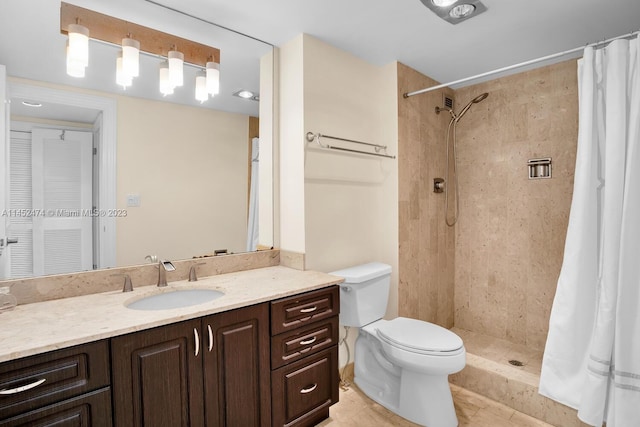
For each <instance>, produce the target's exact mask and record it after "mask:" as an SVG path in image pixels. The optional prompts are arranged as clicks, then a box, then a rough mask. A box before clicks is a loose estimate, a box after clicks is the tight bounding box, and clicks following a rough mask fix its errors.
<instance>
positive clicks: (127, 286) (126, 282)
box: [111, 273, 133, 292]
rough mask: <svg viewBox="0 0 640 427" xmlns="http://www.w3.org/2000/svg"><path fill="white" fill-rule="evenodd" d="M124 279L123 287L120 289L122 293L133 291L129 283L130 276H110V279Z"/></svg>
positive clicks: (119, 274) (121, 274)
mask: <svg viewBox="0 0 640 427" xmlns="http://www.w3.org/2000/svg"><path fill="white" fill-rule="evenodd" d="M115 276H117V277H124V286H123V287H122V292H131V291H133V283H131V276H129V275H128V274H125V273H116V274H112V275H111V277H115Z"/></svg>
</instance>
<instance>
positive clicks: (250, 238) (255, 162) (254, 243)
mask: <svg viewBox="0 0 640 427" xmlns="http://www.w3.org/2000/svg"><path fill="white" fill-rule="evenodd" d="M259 157H260V139H259V138H253V139H252V140H251V185H250V190H249V218H248V220H247V252H253V251H255V250H257V249H258V222H259V221H258V176H259V175H258V171H259V170H258V168H259V167H260V161H259Z"/></svg>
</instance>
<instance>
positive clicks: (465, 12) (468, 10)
mask: <svg viewBox="0 0 640 427" xmlns="http://www.w3.org/2000/svg"><path fill="white" fill-rule="evenodd" d="M475 10H476V7H475V6H474V5H472V4H469V3H465V4H461V5H458V6H455V7H454V8H452V9H451V10H450V11H449V16H451V17H452V18H456V19H460V18H465V17H467V16H469V15H471V14H472V13H473V12H474V11H475Z"/></svg>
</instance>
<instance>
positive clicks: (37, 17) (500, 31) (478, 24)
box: [0, 0, 640, 112]
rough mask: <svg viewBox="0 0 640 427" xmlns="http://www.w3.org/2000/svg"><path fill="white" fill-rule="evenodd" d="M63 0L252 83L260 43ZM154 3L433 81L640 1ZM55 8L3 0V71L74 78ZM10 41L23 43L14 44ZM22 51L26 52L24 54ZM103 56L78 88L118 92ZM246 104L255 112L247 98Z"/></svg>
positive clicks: (492, 64)
mask: <svg viewBox="0 0 640 427" xmlns="http://www.w3.org/2000/svg"><path fill="white" fill-rule="evenodd" d="M67 1H68V2H69V3H73V4H76V5H78V6H81V7H85V8H89V9H93V10H96V11H98V12H101V13H106V14H109V15H113V16H116V17H119V18H121V19H126V20H129V21H132V22H136V23H138V24H141V25H145V26H149V27H155V28H158V29H159V30H161V31H164V32H168V33H172V34H175V35H178V36H180V37H185V38H190V39H194V40H196V41H198V42H201V43H205V44H210V45H213V46H216V47H219V48H220V49H221V51H222V61H221V62H222V67H221V68H222V69H221V73H222V79H223V87H225V89H226V90H227V92H228V94H230V93H231V92H233V91H236V90H238V89H240V88H242V87H244V88H247V87H246V85H250V86H251V87H248V88H249V89H256V86H257V75H256V70H257V66H256V58H258V57H259V56H260V55H262V54H264V53H265V52H267V51H268V49H269V48H270V47H269V46H268V45H265V44H263V43H260V42H257V41H255V40H251V39H249V38H246V37H240V36H238V35H234V34H233V33H231V32H228V31H220V30H219V29H217V28H216V27H214V26H211V25H209V24H207V23H204V22H202V21H199V20H196V19H194V18H191V17H187V16H184V15H180V14H178V13H176V12H172V11H170V10H167V9H165V8H162V7H159V6H158V5H156V4H153V3H152V2H150V1H148V0H108V1H107V0H67ZM154 1H156V2H157V3H160V4H162V5H165V6H168V7H170V8H174V9H177V10H180V11H182V12H185V13H187V14H191V15H193V16H197V17H199V18H201V19H203V20H206V21H210V22H215V23H217V24H219V25H222V26H226V27H228V28H231V29H234V30H236V31H239V32H241V33H244V34H248V35H251V36H253V37H255V38H257V39H260V40H263V41H266V42H268V43H271V44H273V45H276V46H280V45H282V44H284V43H286V42H287V41H289V40H291V39H293V38H294V37H295V36H297V35H298V34H300V33H307V34H310V35H312V36H314V37H317V38H319V39H320V40H323V41H324V42H326V43H328V44H331V45H334V46H336V47H338V48H341V49H343V50H345V51H347V52H350V53H352V54H353V55H355V56H358V57H360V58H362V59H364V60H366V61H368V62H370V63H372V64H378V65H383V64H387V63H389V62H391V61H395V60H397V61H400V62H402V63H404V64H406V65H408V66H410V67H412V68H414V69H416V70H418V71H420V72H422V73H424V74H426V75H428V76H430V77H432V78H434V79H436V80H438V81H440V82H449V81H453V80H457V79H460V78H464V77H468V76H471V75H475V74H479V73H483V72H486V71H489V70H492V69H496V68H501V67H505V66H508V65H511V64H514V63H519V62H523V61H526V60H529V59H533V58H537V57H541V56H546V55H549V54H553V53H556V52H560V51H564V50H568V49H571V48H575V47H579V46H583V45H585V44H588V43H592V42H596V41H599V40H604V39H608V38H611V37H615V36H619V35H622V34H626V33H630V32H632V31H637V30H638V29H640V0H607V1H605V0H559V1H558V0H556V1H552V0H531V1H528V2H525V1H523V0H483V3H484V4H485V5H486V6H487V8H488V10H487V11H486V12H484V13H483V14H481V15H479V16H477V17H475V18H472V19H469V20H467V21H465V22H463V23H460V24H458V25H451V24H449V23H447V22H445V21H443V20H441V19H439V18H438V17H437V16H436V15H435V14H434V13H432V12H431V11H430V10H429V9H427V8H426V7H425V6H424V5H423V4H422V3H421V1H420V0H268V1H265V0H154ZM58 9H59V1H52V0H28V1H27V0H2V4H1V5H0V63H4V64H7V66H8V73H9V74H10V75H24V76H26V77H29V78H34V79H38V78H41V77H42V76H45V78H43V79H44V80H49V81H55V82H60V83H63V84H77V83H78V82H77V80H76V81H73V80H74V79H72V78H70V77H68V76H66V75H65V74H64V58H63V53H62V52H64V43H65V37H64V36H62V35H60V33H59V21H58V16H59V15H58ZM16 35H19V36H16ZM18 43H27V44H28V45H29V46H28V48H23V47H20V48H16V45H17V44H18ZM93 46H94V45H93V44H92V49H94V47H93ZM31 49H33V50H34V51H33V52H34V53H30V54H25V52H32V50H31ZM95 49H98V50H100V49H103V50H109V49H111V50H113V52H111V56H114V55H115V52H116V51H115V49H114V48H111V47H107V46H101V47H100V46H98V47H95ZM229 52H234V53H233V54H232V53H229ZM237 52H243V53H242V54H238V53H237ZM16 58H19V61H18V60H16ZM151 59H154V58H149V59H148V61H150V62H152V63H151V64H149V65H147V66H144V64H143V66H144V67H147V68H148V69H149V72H150V73H153V74H155V73H156V69H155V67H157V65H156V64H155V62H153V61H151ZM112 62H113V61H111V60H110V61H108V62H104V63H99V64H98V66H93V67H92V70H94V71H92V73H95V76H94V77H98V74H99V70H102V71H104V72H107V71H108V72H109V74H110V75H111V77H109V78H108V83H105V82H104V81H99V83H91V84H90V83H80V85H83V86H85V87H94V88H96V87H95V85H97V86H98V87H99V88H100V89H102V90H108V91H114V92H118V91H120V92H119V93H122V89H119V88H118V87H117V86H116V85H115V83H114V82H112V80H113V76H112V74H113V73H112V71H113V70H112V68H113V66H112ZM249 64H251V65H249ZM249 69H252V70H253V71H251V72H249V71H248V70H249ZM105 70H106V71H105ZM88 77H89V76H88ZM99 78H100V79H102V80H105V79H107V78H106V77H104V76H99ZM139 79H140V80H142V78H139ZM88 80H89V79H88ZM136 83H137V82H136ZM156 84H157V81H155V80H153V82H152V80H151V79H148V81H147V82H146V83H145V84H142V83H140V84H139V85H138V86H137V87H134V88H132V89H129V90H128V91H127V92H126V93H128V94H132V95H134V96H147V95H145V93H146V92H147V91H148V92H153V93H154V94H153V95H150V96H156V97H157V96H158V95H157V90H156ZM415 89H420V88H415ZM183 92H184V93H183V94H182V98H184V99H177V98H179V97H176V99H172V100H171V101H172V102H183V103H193V101H192V100H191V99H192V94H191V92H190V90H189V91H187V90H184V91H183ZM227 102H230V103H231V104H229V105H230V106H227ZM247 102H248V101H244V100H240V99H236V100H231V101H229V100H224V102H223V97H220V99H218V100H215V101H214V102H212V101H209V102H208V104H207V105H205V106H207V107H209V108H221V109H225V110H227V111H238V112H241V111H243V110H246V109H247V104H246V103H247ZM223 104H224V105H223ZM248 108H249V110H251V111H254V112H257V107H256V106H255V105H251V106H250V107H248Z"/></svg>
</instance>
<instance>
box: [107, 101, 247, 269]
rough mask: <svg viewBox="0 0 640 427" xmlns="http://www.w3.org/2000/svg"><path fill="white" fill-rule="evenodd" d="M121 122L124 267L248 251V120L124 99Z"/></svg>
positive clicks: (119, 249) (119, 248) (120, 256)
mask: <svg viewBox="0 0 640 427" xmlns="http://www.w3.org/2000/svg"><path fill="white" fill-rule="evenodd" d="M117 119H118V145H117V199H116V200H117V207H118V208H120V209H126V210H127V217H126V218H119V219H118V220H117V222H116V228H117V242H116V253H117V264H118V265H131V264H140V263H144V262H145V261H144V258H145V256H146V255H149V254H154V255H158V256H159V257H160V258H165V259H172V260H174V259H184V258H190V257H192V256H194V255H203V254H205V253H212V252H213V250H214V249H221V248H225V249H228V250H230V251H233V252H239V251H244V250H245V245H246V227H247V155H248V147H247V138H248V129H249V126H248V116H245V115H240V114H232V113H224V112H220V111H214V110H209V109H204V108H194V107H188V106H182V105H178V104H170V103H164V102H156V101H148V100H143V99H139V98H131V97H118V116H117ZM128 194H138V195H140V199H141V205H140V207H127V206H126V200H127V195H128Z"/></svg>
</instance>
